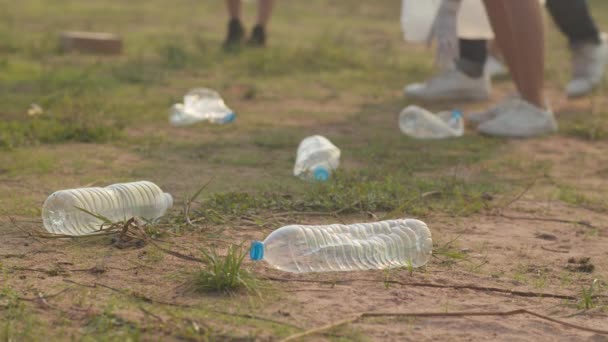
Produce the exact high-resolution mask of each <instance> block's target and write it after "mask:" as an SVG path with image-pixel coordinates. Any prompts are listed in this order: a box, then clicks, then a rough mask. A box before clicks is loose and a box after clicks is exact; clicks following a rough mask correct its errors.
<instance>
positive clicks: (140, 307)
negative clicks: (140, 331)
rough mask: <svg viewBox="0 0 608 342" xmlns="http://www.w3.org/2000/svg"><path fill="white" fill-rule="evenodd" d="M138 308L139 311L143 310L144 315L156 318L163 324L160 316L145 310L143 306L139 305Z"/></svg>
mask: <svg viewBox="0 0 608 342" xmlns="http://www.w3.org/2000/svg"><path fill="white" fill-rule="evenodd" d="M139 310H141V312H143V313H144V315H146V316H150V317H152V318H154V319H156V320H157V321H159V322H160V323H162V324H165V320H164V319H163V318H162V317H160V316H158V315H156V314H154V313H152V312H150V311H148V310H146V308H144V307H143V306H139Z"/></svg>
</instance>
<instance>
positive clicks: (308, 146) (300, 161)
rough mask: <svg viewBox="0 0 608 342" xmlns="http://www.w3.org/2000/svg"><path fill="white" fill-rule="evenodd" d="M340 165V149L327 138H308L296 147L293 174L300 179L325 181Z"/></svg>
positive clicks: (316, 136)
mask: <svg viewBox="0 0 608 342" xmlns="http://www.w3.org/2000/svg"><path fill="white" fill-rule="evenodd" d="M339 165H340V149H339V148H337V147H336V145H334V144H332V143H331V141H329V140H328V139H327V138H325V137H323V136H320V135H313V136H310V137H308V138H306V139H304V140H302V142H301V143H300V146H298V152H297V158H296V164H295V166H294V168H293V174H294V175H295V176H298V177H300V178H302V179H309V180H316V181H326V180H328V179H329V177H330V175H331V172H332V171H333V170H335V169H337V168H338V166H339Z"/></svg>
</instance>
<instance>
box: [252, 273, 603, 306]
mask: <svg viewBox="0 0 608 342" xmlns="http://www.w3.org/2000/svg"><path fill="white" fill-rule="evenodd" d="M264 279H266V280H271V281H280V282H299V283H316V284H326V285H337V284H346V283H352V282H356V281H361V282H373V283H388V284H394V285H401V286H418V287H433V288H440V289H455V290H473V291H484V292H497V293H504V294H510V295H513V296H519V297H537V298H556V299H567V300H576V299H578V298H577V297H576V296H570V295H563V294H554V293H543V292H528V291H517V290H508V289H501V288H497V287H485V286H475V285H441V284H432V283H416V282H411V283H405V282H400V281H396V280H382V281H379V280H373V279H349V280H342V281H324V280H308V279H285V278H275V277H266V278H264ZM604 297H607V296H603V295H595V297H594V298H604Z"/></svg>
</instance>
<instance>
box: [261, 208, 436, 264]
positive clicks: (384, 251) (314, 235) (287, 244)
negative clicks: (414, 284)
mask: <svg viewBox="0 0 608 342" xmlns="http://www.w3.org/2000/svg"><path fill="white" fill-rule="evenodd" d="M432 248H433V240H432V238H431V232H430V230H429V229H428V227H427V225H426V224H425V223H424V222H422V221H419V220H414V219H402V220H391V221H382V222H375V223H361V224H351V225H341V224H333V225H328V226H300V225H291V226H285V227H282V228H280V229H277V230H275V231H274V232H272V233H271V234H270V235H269V236H268V237H267V238H266V239H265V240H264V241H263V242H261V241H254V242H253V243H252V244H251V249H250V252H249V255H250V257H251V259H252V260H266V262H267V263H268V264H270V265H271V266H272V267H274V268H276V269H279V270H281V271H286V272H292V273H306V272H331V271H359V270H370V269H387V268H397V267H420V266H423V265H425V264H426V263H427V262H428V260H429V259H430V257H431V251H432Z"/></svg>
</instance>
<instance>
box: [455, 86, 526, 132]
mask: <svg viewBox="0 0 608 342" xmlns="http://www.w3.org/2000/svg"><path fill="white" fill-rule="evenodd" d="M513 101H521V97H520V96H519V94H517V93H515V94H512V95H509V96H508V97H507V98H506V99H504V100H503V101H502V102H501V103H499V104H497V105H495V106H494V107H491V108H490V109H488V110H487V111H484V112H473V113H470V114H468V115H467V118H466V121H467V122H468V123H472V124H473V125H480V124H482V123H484V122H486V121H490V120H492V119H494V118H496V117H497V116H498V114H500V113H502V112H504V111H505V108H508V107H510V106H513V104H511V102H513Z"/></svg>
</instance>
